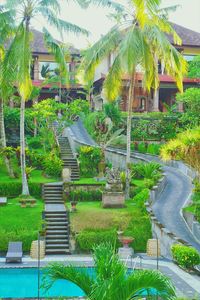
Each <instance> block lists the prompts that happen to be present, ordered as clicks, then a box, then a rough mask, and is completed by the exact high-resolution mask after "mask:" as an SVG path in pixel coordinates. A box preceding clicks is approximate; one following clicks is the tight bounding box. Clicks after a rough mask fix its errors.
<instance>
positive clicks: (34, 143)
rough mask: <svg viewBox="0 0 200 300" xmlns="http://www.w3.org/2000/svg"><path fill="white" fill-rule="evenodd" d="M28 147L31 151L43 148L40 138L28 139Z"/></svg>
mask: <svg viewBox="0 0 200 300" xmlns="http://www.w3.org/2000/svg"><path fill="white" fill-rule="evenodd" d="M28 146H29V148H31V149H39V148H41V147H42V144H41V140H40V137H39V136H36V137H31V138H29V139H28Z"/></svg>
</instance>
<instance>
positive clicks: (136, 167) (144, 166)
mask: <svg viewBox="0 0 200 300" xmlns="http://www.w3.org/2000/svg"><path fill="white" fill-rule="evenodd" d="M131 169H132V170H133V172H134V177H135V178H138V179H140V178H146V179H153V180H158V179H159V178H160V176H161V174H160V169H161V166H160V164H159V163H156V162H149V163H143V162H142V163H138V164H132V165H131Z"/></svg>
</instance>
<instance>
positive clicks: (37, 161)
mask: <svg viewBox="0 0 200 300" xmlns="http://www.w3.org/2000/svg"><path fill="white" fill-rule="evenodd" d="M46 156H47V155H46V154H45V153H44V152H42V150H41V151H36V150H30V151H29V154H28V156H26V159H27V163H28V165H30V166H32V167H34V168H37V169H38V170H42V169H43V164H44V161H45V159H46Z"/></svg>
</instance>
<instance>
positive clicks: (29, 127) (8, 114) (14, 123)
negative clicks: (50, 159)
mask: <svg viewBox="0 0 200 300" xmlns="http://www.w3.org/2000/svg"><path fill="white" fill-rule="evenodd" d="M4 119H5V129H6V134H7V135H8V136H10V135H11V134H12V133H13V132H15V133H16V134H17V135H18V134H19V125H20V108H11V107H8V106H6V107H5V109H4ZM33 128H34V124H33V116H32V109H31V108H26V110H25V133H26V134H32V132H33Z"/></svg>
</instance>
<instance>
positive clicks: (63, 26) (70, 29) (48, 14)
mask: <svg viewBox="0 0 200 300" xmlns="http://www.w3.org/2000/svg"><path fill="white" fill-rule="evenodd" d="M37 12H39V13H41V15H42V16H43V17H44V18H45V19H46V20H47V22H48V23H49V24H50V25H52V26H53V27H55V28H56V29H57V30H58V32H59V33H60V34H61V35H63V33H64V32H67V33H74V34H76V35H80V34H84V35H86V36H88V34H89V32H88V31H87V30H86V29H83V28H81V27H79V26H77V25H75V24H72V23H70V22H67V21H64V20H61V19H59V18H58V17H57V15H56V13H55V12H54V11H53V10H52V9H50V8H49V7H47V6H45V7H41V6H40V7H38V8H37Z"/></svg>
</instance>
